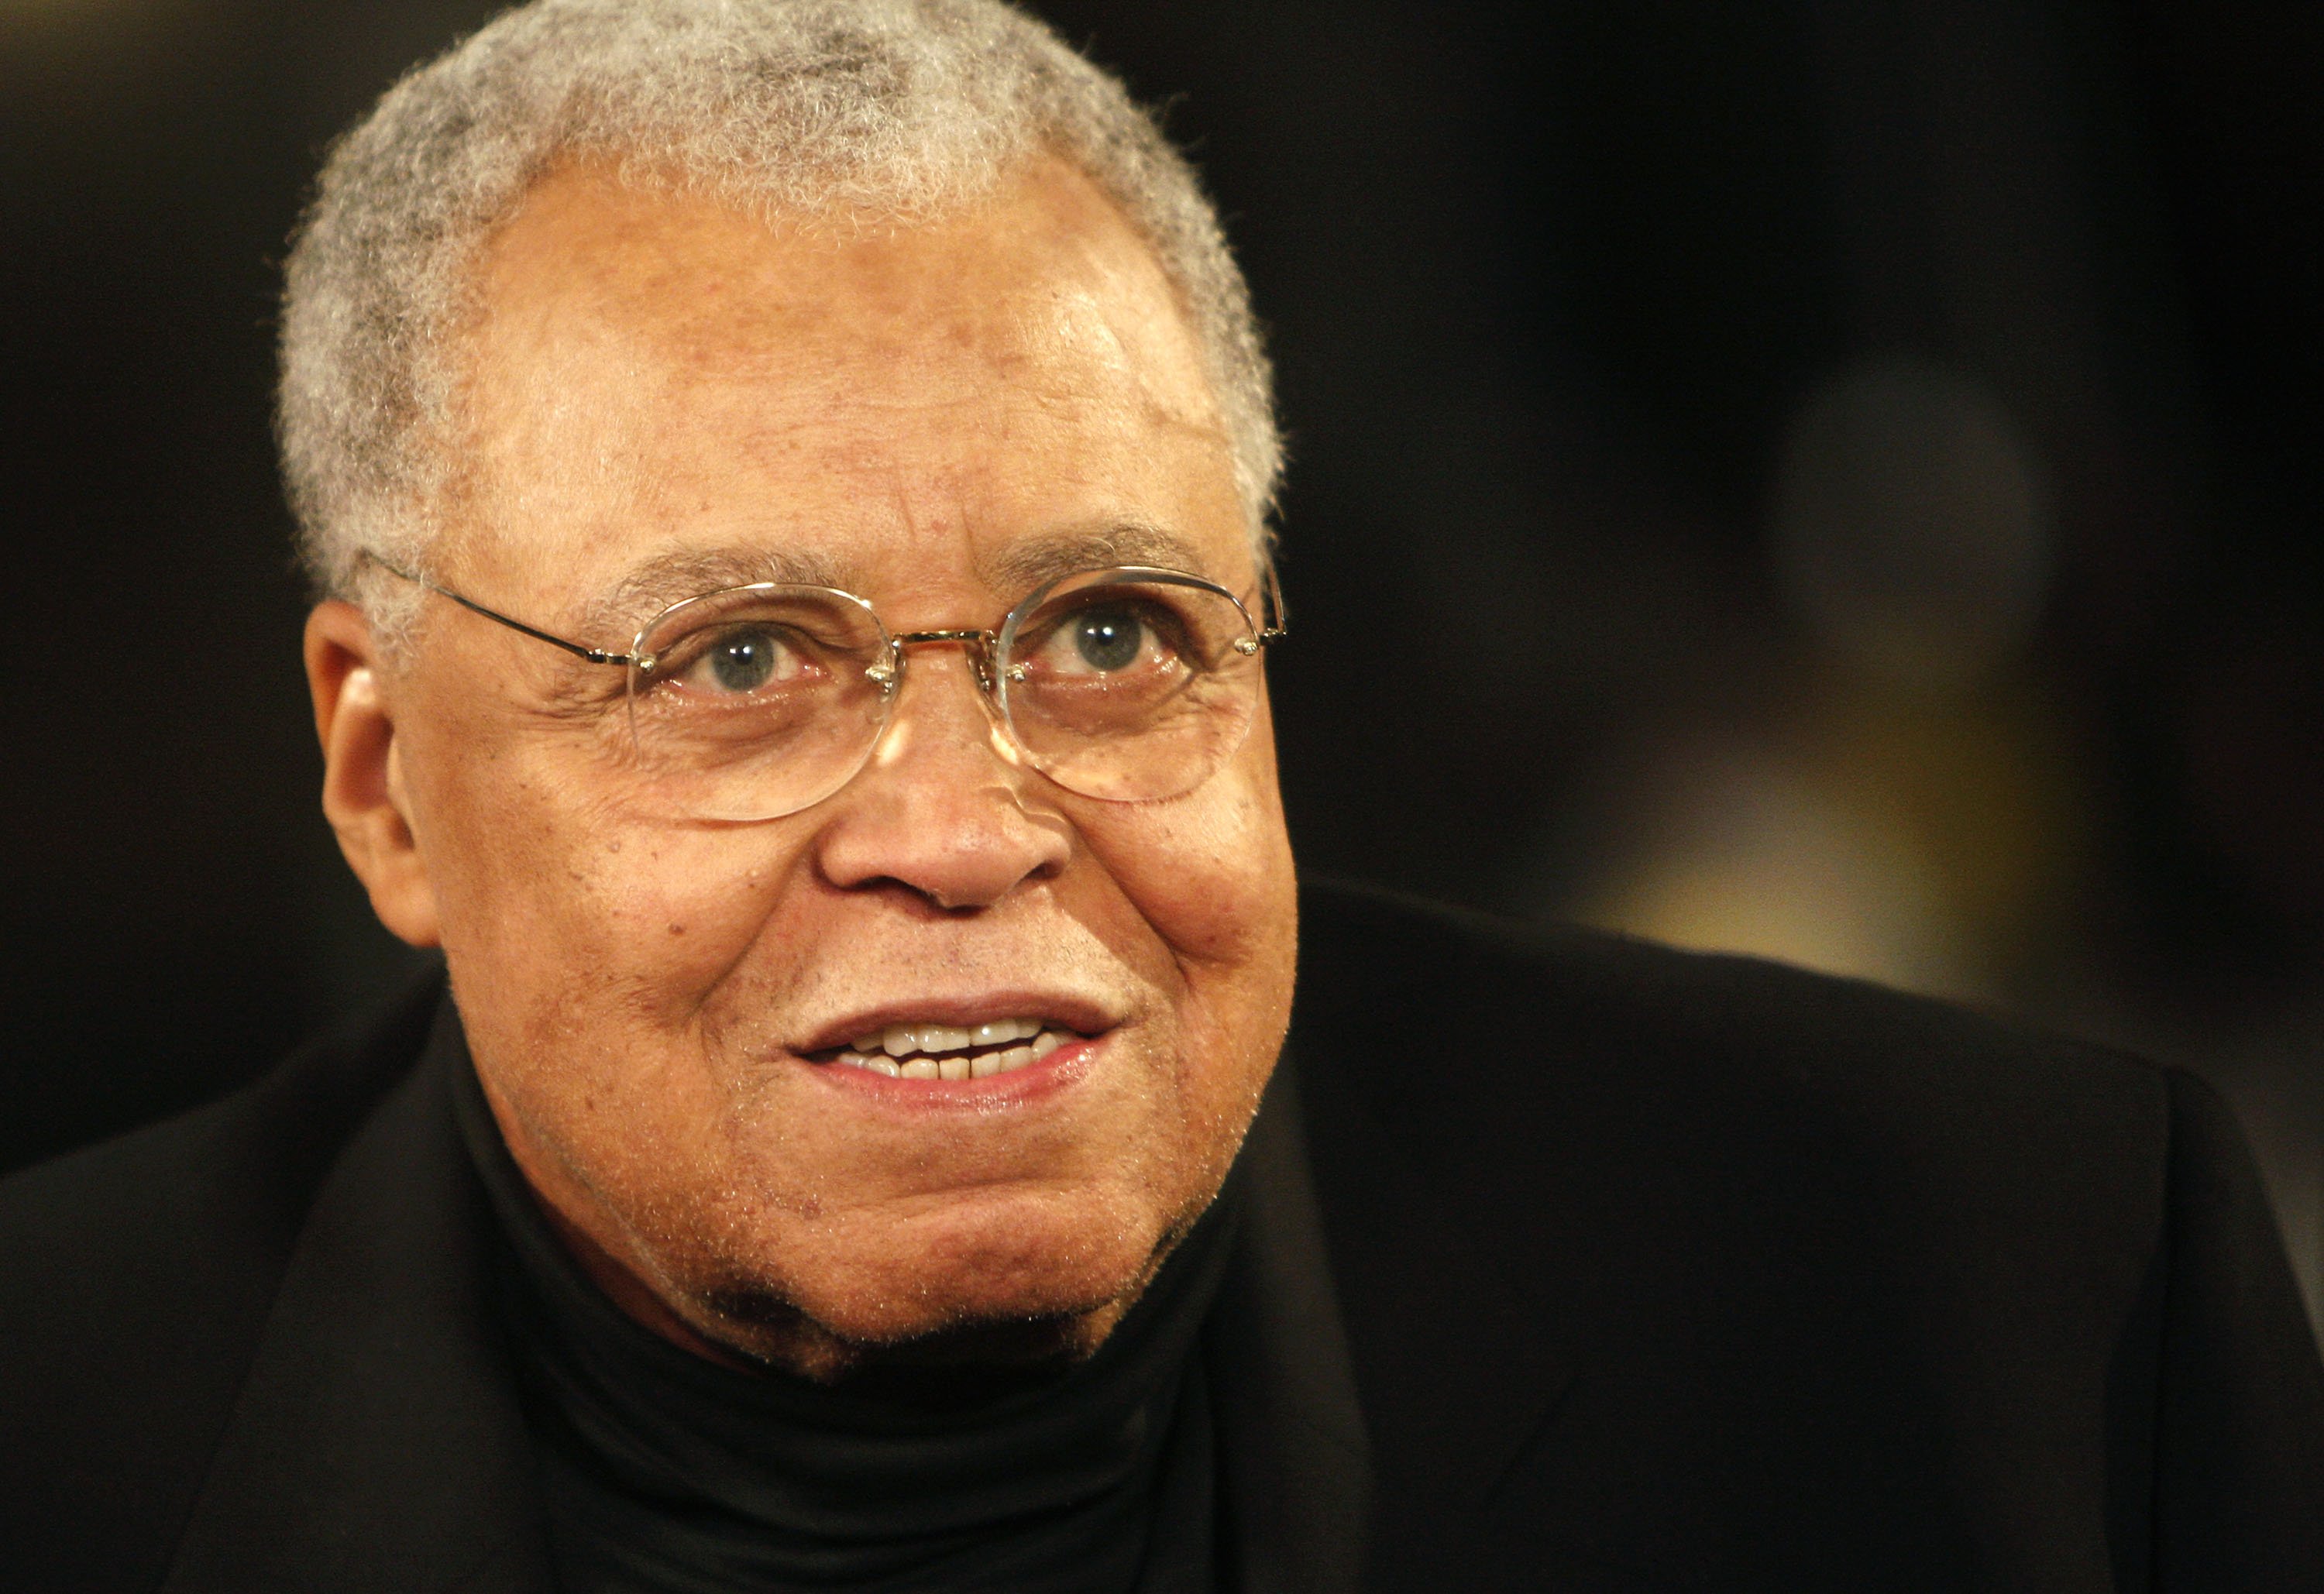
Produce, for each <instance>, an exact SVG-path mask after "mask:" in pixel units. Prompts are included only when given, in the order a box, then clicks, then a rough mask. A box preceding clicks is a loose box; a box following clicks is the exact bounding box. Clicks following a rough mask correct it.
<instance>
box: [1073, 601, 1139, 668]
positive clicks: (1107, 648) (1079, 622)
mask: <svg viewBox="0 0 2324 1594" xmlns="http://www.w3.org/2000/svg"><path fill="white" fill-rule="evenodd" d="M1073 631H1074V651H1075V652H1076V653H1079V654H1080V655H1081V659H1082V662H1083V663H1084V664H1086V665H1088V666H1089V667H1090V668H1092V669H1099V670H1109V671H1111V670H1118V669H1128V668H1130V666H1131V665H1133V664H1135V663H1137V662H1138V655H1139V650H1140V648H1141V647H1142V646H1143V644H1144V643H1145V640H1146V622H1144V621H1143V620H1141V619H1139V615H1138V612H1137V611H1136V610H1134V609H1130V608H1127V607H1119V608H1110V609H1089V610H1084V612H1083V613H1081V614H1079V615H1077V616H1076V617H1075V618H1074V622H1073Z"/></svg>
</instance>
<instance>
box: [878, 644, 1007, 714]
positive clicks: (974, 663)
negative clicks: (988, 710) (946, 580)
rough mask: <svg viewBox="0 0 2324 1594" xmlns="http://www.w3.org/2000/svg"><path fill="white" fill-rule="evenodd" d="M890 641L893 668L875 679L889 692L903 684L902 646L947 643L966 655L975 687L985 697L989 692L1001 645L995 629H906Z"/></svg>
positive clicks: (915, 646) (905, 647)
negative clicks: (973, 675) (974, 674)
mask: <svg viewBox="0 0 2324 1594" xmlns="http://www.w3.org/2000/svg"><path fill="white" fill-rule="evenodd" d="M890 641H891V642H892V643H893V644H894V655H893V656H894V659H895V663H896V668H894V669H893V670H892V671H890V672H889V673H886V674H883V675H880V676H878V677H875V678H877V679H879V680H880V681H881V684H882V685H883V686H888V687H889V688H890V690H891V691H892V690H893V689H894V688H895V687H897V686H901V685H902V676H903V668H902V667H903V663H904V658H905V654H904V650H905V649H907V648H917V647H923V646H933V645H935V644H937V643H943V642H950V643H953V644H954V645H955V646H957V647H958V648H959V649H960V650H961V651H962V652H963V653H964V654H965V655H967V657H968V663H969V668H971V669H973V670H974V671H975V672H976V684H977V686H978V688H979V689H980V690H981V691H982V692H983V694H984V695H985V696H987V697H990V696H991V695H992V687H993V660H994V659H995V658H996V657H997V650H999V648H1000V645H1001V638H1000V635H999V633H998V632H995V631H969V630H945V631H904V632H901V633H899V635H897V636H895V637H892V638H890Z"/></svg>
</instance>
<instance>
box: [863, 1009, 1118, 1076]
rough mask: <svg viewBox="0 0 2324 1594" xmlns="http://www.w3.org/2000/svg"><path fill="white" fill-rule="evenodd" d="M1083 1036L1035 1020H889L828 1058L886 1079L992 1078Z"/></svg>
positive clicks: (1039, 1058) (1013, 1070) (1035, 1060)
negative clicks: (970, 1022)
mask: <svg viewBox="0 0 2324 1594" xmlns="http://www.w3.org/2000/svg"><path fill="white" fill-rule="evenodd" d="M1082 1038H1083V1037H1081V1036H1080V1035H1078V1034H1076V1033H1075V1032H1074V1031H1073V1030H1070V1029H1065V1028H1063V1027H1057V1026H1055V1025H1045V1024H1044V1023H1043V1022H1042V1020H1040V1019H1038V1018H1000V1019H995V1020H994V1021H992V1022H991V1023H987V1024H979V1025H977V1026H975V1027H973V1028H964V1027H960V1026H958V1025H953V1024H890V1025H889V1026H888V1027H886V1028H884V1029H881V1030H877V1031H874V1032H872V1033H871V1034H867V1035H860V1036H857V1037H855V1039H854V1042H853V1045H851V1046H845V1047H843V1048H842V1049H841V1050H840V1051H838V1052H837V1053H836V1054H835V1055H832V1056H831V1057H830V1059H829V1061H831V1062H833V1063H836V1064H841V1065H842V1066H844V1067H848V1068H861V1069H863V1070H865V1071H867V1072H869V1073H878V1074H884V1075H885V1076H887V1077H888V1078H890V1079H938V1080H964V1079H990V1078H991V1077H992V1076H993V1075H994V1074H997V1073H1014V1072H1016V1071H1017V1070H1018V1069H1019V1068H1025V1067H1029V1066H1030V1065H1031V1064H1035V1063H1037V1062H1039V1061H1040V1060H1041V1059H1043V1058H1044V1057H1047V1055H1049V1054H1050V1053H1052V1052H1054V1051H1056V1049H1057V1048H1058V1047H1059V1046H1065V1045H1067V1044H1069V1043H1071V1042H1073V1041H1077V1040H1080V1039H1082Z"/></svg>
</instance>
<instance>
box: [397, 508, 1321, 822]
mask: <svg viewBox="0 0 2324 1594" xmlns="http://www.w3.org/2000/svg"><path fill="white" fill-rule="evenodd" d="M363 557H364V558H365V559H366V560H368V561H369V562H370V563H372V564H374V565H376V566H378V567H380V568H381V569H383V570H384V571H386V572H387V573H388V574H389V575H390V576H396V577H398V578H399V579H401V580H404V581H408V582H410V583H411V585H414V586H417V587H419V588H420V589H421V590H423V591H426V592H430V593H433V594H436V595H437V596H438V597H440V598H446V599H448V600H450V601H451V602H452V603H455V604H458V605H459V606H460V607H461V608H463V609H466V610H467V611H468V612H469V613H472V614H477V615H481V616H482V617H484V619H486V620H489V621H491V622H493V624H495V625H502V626H505V627H507V628H508V629H509V630H511V631H515V632H517V633H518V634H519V635H520V636H527V637H530V638H531V639H533V640H535V641H539V642H546V643H548V644H549V646H550V647H552V648H559V649H562V650H565V651H566V652H567V653H570V654H571V655H573V656H574V657H575V658H576V659H581V660H582V661H583V662H585V663H588V664H602V665H609V666H612V667H614V668H621V669H624V670H627V671H628V672H629V677H630V678H629V685H628V691H627V697H628V700H629V703H630V704H631V705H632V708H634V705H636V702H637V698H638V693H639V689H640V682H641V677H646V676H649V675H650V674H651V673H652V671H653V668H654V666H655V664H656V662H657V660H656V659H655V658H654V656H653V655H652V654H651V653H649V652H647V651H646V650H645V640H646V638H648V637H649V636H650V635H652V634H653V633H654V632H655V631H657V630H659V628H660V627H661V626H662V624H663V623H664V622H666V621H668V620H669V617H670V616H671V615H673V614H675V613H678V611H679V610H681V609H686V608H690V607H692V606H693V605H695V604H705V603H708V602H711V601H712V600H714V599H717V598H724V597H731V596H733V595H734V594H743V593H758V592H815V593H822V594H826V595H828V596H831V597H835V598H839V599H841V600H843V601H844V602H847V603H850V604H855V605H856V606H857V607H859V608H861V609H862V611H863V613H864V615H865V617H866V618H868V619H869V620H870V621H871V625H872V628H873V629H874V630H875V631H878V633H879V635H880V640H881V651H882V653H883V655H884V657H883V658H882V659H881V662H879V663H877V664H874V665H871V666H870V667H868V668H866V669H865V670H864V672H863V673H864V674H865V675H866V676H867V677H870V678H871V680H872V681H873V682H874V683H876V684H877V685H878V686H879V688H880V696H881V715H880V721H879V723H878V725H877V726H876V727H875V728H874V729H873V731H872V733H871V737H870V739H869V740H867V741H866V742H865V743H864V747H863V752H862V757H861V758H859V759H858V760H856V762H855V763H854V764H853V766H852V767H851V768H850V769H848V771H847V773H846V774H845V775H844V776H843V777H842V778H841V779H839V780H838V781H837V782H836V783H835V784H834V785H833V786H832V787H831V788H829V789H828V790H826V791H824V792H822V793H820V794H818V795H817V796H816V797H810V798H808V799H807V801H805V802H803V803H800V804H798V805H797V806H794V807H790V808H786V809H782V810H780V811H779V812H777V813H772V814H768V815H761V819H780V818H783V817H785V816H786V815H790V814H797V813H800V812H802V811H804V810H806V809H807V808H811V807H813V806H815V805H816V804H817V803H819V802H822V801H823V800H824V799H825V797H831V796H833V795H835V793H837V792H839V791H840V790H842V789H844V788H845V787H846V786H847V784H848V783H849V782H850V781H852V780H853V779H855V777H856V776H857V775H858V774H860V773H862V769H863V766H864V764H865V763H867V762H869V761H870V760H871V754H872V752H873V751H874V750H875V749H877V748H878V747H879V745H880V739H881V737H882V736H883V735H885V734H886V733H887V729H888V722H889V718H890V715H892V714H893V713H894V711H895V705H896V701H897V699H898V697H899V696H900V695H901V693H902V691H903V686H904V676H905V671H906V668H907V665H908V661H909V656H908V654H907V653H906V652H905V650H906V649H907V648H914V647H920V646H924V645H929V644H934V643H939V642H950V643H954V644H956V645H957V646H959V647H960V649H961V650H962V651H963V652H964V653H965V654H966V655H967V656H968V660H969V665H970V668H972V669H973V670H974V672H975V675H976V684H977V689H978V696H979V697H980V699H981V700H982V702H983V704H984V705H985V708H986V712H987V713H988V714H991V716H992V720H993V723H995V724H997V725H999V726H1000V728H1001V732H1002V733H1004V734H1005V735H1006V736H1007V737H1008V738H1009V742H1010V747H1011V748H1012V749H1014V751H1016V753H1017V754H1018V755H1019V757H1020V758H1022V759H1023V760H1024V761H1025V763H1026V764H1027V765H1028V767H1029V768H1031V769H1037V770H1040V771H1041V773H1042V774H1043V775H1044V776H1046V777H1047V778H1048V779H1056V777H1054V776H1049V775H1048V771H1047V770H1046V769H1042V763H1043V760H1042V758H1041V755H1039V754H1038V753H1037V752H1035V751H1034V750H1033V749H1032V747H1031V746H1030V745H1029V744H1028V742H1027V741H1026V739H1025V738H1024V737H1023V736H1022V735H1020V734H1019V733H1018V730H1017V725H1016V721H1015V718H1014V716H1013V714H1012V712H1011V711H1010V706H1009V682H1010V680H1011V679H1019V680H1021V679H1023V678H1024V675H1023V671H1024V667H1023V666H1018V667H1016V668H1013V669H1010V670H1006V671H1004V670H1002V669H1001V668H999V664H1000V660H1001V659H1003V658H1005V657H1006V656H1007V651H1008V645H1009V644H1010V642H1012V641H1014V640H1015V638H1016V634H1017V630H1018V627H1019V625H1020V624H1022V623H1023V622H1025V621H1026V620H1027V619H1029V618H1030V617H1031V616H1032V615H1033V614H1034V613H1037V612H1038V611H1039V609H1040V606H1041V604H1043V603H1044V602H1046V601H1047V598H1048V596H1049V594H1052V593H1054V592H1056V590H1057V588H1059V587H1061V586H1063V585H1065V584H1066V583H1068V582H1071V581H1077V580H1079V579H1081V578H1082V577H1084V576H1112V577H1115V578H1117V579H1118V580H1120V581H1122V582H1130V581H1146V582H1155V583H1161V584H1165V585H1174V586H1189V587H1194V588H1196V589H1199V590H1201V591H1204V592H1211V593H1215V594H1218V595H1219V596H1220V597H1222V598H1224V599H1226V601H1227V602H1229V603H1230V604H1233V605H1234V606H1235V612H1236V613H1239V614H1240V615H1241V616H1242V620H1243V624H1244V626H1245V627H1246V628H1247V630H1246V632H1245V634H1244V635H1242V636H1239V637H1237V638H1235V639H1234V640H1233V641H1232V642H1231V644H1230V646H1231V647H1232V648H1233V649H1234V650H1235V651H1236V652H1238V653H1240V654H1241V655H1243V656H1244V657H1245V658H1253V657H1256V656H1257V655H1258V654H1259V652H1260V651H1261V650H1264V649H1267V648H1268V647H1271V646H1273V645H1274V644H1275V643H1277V642H1278V641H1281V640H1283V639H1284V638H1285V637H1286V636H1287V635H1289V634H1290V632H1289V629H1288V616H1287V615H1286V613H1285V610H1284V604H1283V587H1282V584H1281V582H1280V581H1279V580H1278V579H1277V576H1276V573H1275V563H1274V561H1273V560H1271V559H1268V558H1267V557H1264V556H1263V555H1262V556H1261V557H1260V559H1259V594H1258V596H1259V600H1260V611H1261V614H1262V616H1263V618H1262V619H1259V620H1254V619H1253V618H1252V617H1251V613H1250V605H1249V604H1246V603H1245V602H1244V601H1243V600H1242V599H1241V598H1240V597H1238V596H1236V595H1235V594H1234V593H1232V592H1231V591H1230V590H1229V589H1227V588H1226V587H1224V586H1222V585H1219V584H1218V583H1217V582H1215V581H1213V580H1211V579H1210V578H1209V577H1208V576H1197V575H1195V574H1194V573H1193V572H1192V571H1189V570H1174V569H1171V568H1169V567H1167V566H1161V565H1095V566H1092V567H1089V568H1088V569H1085V570H1074V571H1069V572H1067V573H1066V574H1065V575H1063V576H1057V577H1056V578H1055V579H1053V580H1049V581H1046V582H1043V583H1042V584H1041V585H1039V586H1037V587H1035V588H1034V589H1033V590H1032V591H1031V592H1029V593H1028V594H1025V596H1024V597H1022V598H1020V599H1019V600H1018V602H1017V603H1016V604H1014V605H1012V606H1011V607H1010V611H1009V613H1007V615H1005V616H1004V617H1003V618H1002V620H1001V624H1000V626H999V627H998V628H997V629H985V628H982V627H973V626H971V627H957V626H947V627H940V628H937V629H936V630H931V631H900V632H898V631H890V630H889V629H888V626H887V622H884V621H882V620H881V618H880V612H879V611H878V610H877V609H875V608H874V607H872V604H871V600H870V599H869V598H865V597H862V596H860V595H859V594H855V593H852V592H849V591H847V590H845V589H844V588H843V587H836V586H818V585H815V584H813V583H803V582H788V581H757V582H747V583H744V584H742V585H738V586H722V587H715V588H714V589H712V590H711V591H709V592H704V593H696V594H694V595H693V596H691V597H687V598H680V599H679V600H678V602H677V603H675V604H668V605H666V606H664V607H663V608H662V609H660V610H659V611H657V612H656V613H654V614H653V615H652V616H651V617H650V619H648V620H647V621H646V622H645V623H644V624H642V625H641V626H640V627H638V629H637V631H636V633H635V634H634V635H632V638H631V639H630V646H629V650H628V651H626V652H620V653H616V652H613V651H611V650H607V649H604V648H593V647H591V646H590V645H588V644H587V643H586V642H576V641H574V640H572V639H570V638H568V637H560V636H558V634H557V633H556V632H554V631H544V630H542V629H541V628H540V627H539V626H537V625H532V624H529V623H528V622H524V621H521V620H519V619H517V618H516V617H515V616H514V615H511V614H504V613H502V612H501V611H499V610H498V609H494V608H492V607H489V606H488V605H486V604H480V603H478V602H476V601H475V599H474V598H471V597H468V596H466V594H461V593H457V592H455V591H453V590H452V589H451V588H450V587H447V586H444V585H440V584H438V583H437V582H434V581H431V580H429V578H428V577H427V576H421V575H420V574H418V573H417V572H415V571H411V570H407V569H404V568H403V567H401V566H400V565H396V564H392V563H391V562H389V561H388V560H387V559H385V558H383V557H380V556H379V555H378V554H376V553H374V552H372V551H371V550H370V549H368V548H366V549H364V555H363ZM1097 585H1112V584H1111V583H1103V584H1097ZM1244 734H1246V735H1248V734H1249V726H1248V725H1246V726H1245V728H1244ZM1238 745H1240V743H1238ZM1230 756H1231V752H1230ZM1204 779H1208V776H1207V775H1205V776H1204ZM1059 784H1060V785H1063V784H1064V783H1063V782H1059ZM1195 784H1196V785H1200V784H1201V782H1200V781H1197V782H1196V783H1195ZM1065 789H1066V790H1068V791H1074V790H1075V788H1073V787H1070V786H1066V787H1065ZM1185 789H1187V790H1192V789H1193V788H1192V787H1189V788H1185ZM1077 795H1080V796H1084V797H1091V799H1092V800H1093V801H1097V802H1138V801H1144V800H1152V799H1145V798H1138V797H1101V796H1097V795H1096V794H1093V793H1087V792H1080V793H1077ZM757 822H758V821H739V822H738V823H757Z"/></svg>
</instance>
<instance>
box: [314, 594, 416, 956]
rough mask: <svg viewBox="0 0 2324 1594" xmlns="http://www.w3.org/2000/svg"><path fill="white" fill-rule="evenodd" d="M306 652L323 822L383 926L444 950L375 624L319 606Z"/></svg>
mask: <svg viewBox="0 0 2324 1594" xmlns="http://www.w3.org/2000/svg"><path fill="white" fill-rule="evenodd" d="M306 652H307V689H308V691H309V693H311V694H312V695H313V697H314V700H315V734H316V736H317V737H318V739H319V740H320V741H321V742H322V744H323V815H324V817H325V818H327V819H328V820H329V821H330V822H331V829H332V830H333V831H334V832H335V833H336V834H337V836H338V838H339V851H340V852H343V853H345V854H346V860H347V864H348V866H349V867H350V868H352V869H353V870H354V871H355V877H356V878H357V879H358V880H362V881H363V883H364V889H365V890H366V891H368V892H370V893H371V906H372V911H373V912H374V913H376V914H378V915H379V922H380V923H382V924H383V925H385V926H387V927H388V929H389V930H390V931H392V933H393V934H395V935H398V936H400V937H401V938H402V939H403V940H406V941H409V942H410V943H411V944H412V945H414V946H435V945H438V944H440V942H441V931H440V929H439V926H438V922H437V916H436V892H435V889H434V888H433V887H431V886H430V885H429V881H428V868H427V864H426V862H425V861H423V860H422V858H421V857H420V847H419V844H418V843H417V842H416V841H415V840H414V839H413V836H412V831H411V824H410V808H409V806H408V800H407V797H406V794H405V791H404V786H403V777H402V768H401V761H400V760H399V757H398V753H397V747H396V735H395V713H394V708H393V705H392V700H391V698H390V696H389V695H388V693H387V692H386V691H385V690H384V689H383V676H384V669H383V660H382V659H381V658H380V655H379V652H378V650H377V649H376V648H375V647H374V642H373V639H372V634H371V623H370V622H368V621H366V620H365V619H364V616H363V611H362V610H360V609H357V608H356V607H355V605H354V604H347V603H342V602H340V601H339V600H337V599H336V598H333V599H330V600H328V601H327V602H324V603H321V604H317V605H316V606H315V612H314V613H312V614H309V616H307V647H306Z"/></svg>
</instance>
